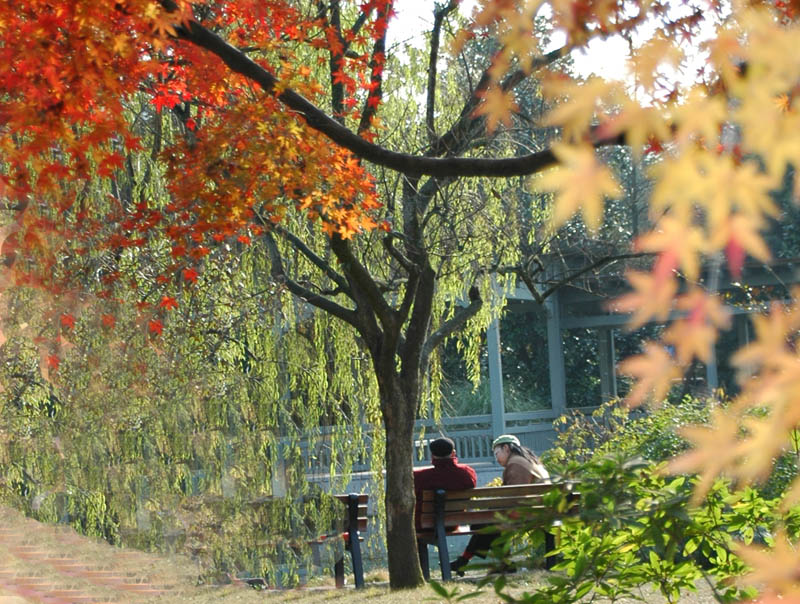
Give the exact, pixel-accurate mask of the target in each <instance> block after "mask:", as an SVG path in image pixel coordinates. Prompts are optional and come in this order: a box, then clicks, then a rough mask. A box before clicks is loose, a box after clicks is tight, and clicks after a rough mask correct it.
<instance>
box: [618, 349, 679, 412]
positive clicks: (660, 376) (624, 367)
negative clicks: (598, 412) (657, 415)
mask: <svg viewBox="0 0 800 604" xmlns="http://www.w3.org/2000/svg"><path fill="white" fill-rule="evenodd" d="M619 371H620V373H622V374H623V375H629V376H631V377H633V378H636V383H635V384H634V386H633V388H631V391H630V392H629V393H628V396H627V397H625V402H626V404H628V405H630V406H631V407H636V406H638V405H641V404H642V403H643V402H644V401H645V400H647V399H648V398H651V399H652V400H654V401H656V402H660V401H662V400H663V399H664V397H665V396H666V394H667V392H669V389H670V388H671V387H672V384H673V382H674V381H675V380H677V379H679V378H680V376H681V372H680V370H679V369H678V367H677V366H676V365H675V363H674V362H673V360H672V357H671V356H670V354H669V352H667V350H666V348H664V347H663V346H661V345H660V344H656V343H655V342H647V344H645V349H644V354H640V355H637V356H634V357H630V358H628V359H625V360H624V361H623V362H622V363H620V365H619Z"/></svg>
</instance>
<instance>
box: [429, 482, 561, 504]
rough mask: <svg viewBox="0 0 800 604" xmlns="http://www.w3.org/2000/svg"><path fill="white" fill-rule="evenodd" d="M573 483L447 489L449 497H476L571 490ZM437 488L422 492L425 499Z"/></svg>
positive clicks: (430, 497) (431, 497) (430, 496)
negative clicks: (458, 489) (459, 489)
mask: <svg viewBox="0 0 800 604" xmlns="http://www.w3.org/2000/svg"><path fill="white" fill-rule="evenodd" d="M572 486H573V485H571V484H568V483H556V484H552V483H547V482H542V483H536V484H523V485H511V486H507V487H479V488H477V489H463V490H461V491H447V499H475V498H479V497H510V496H514V495H537V494H538V495H541V494H544V493H549V492H550V491H552V490H553V489H566V490H571V487H572ZM435 492H436V491H435V489H433V490H427V491H423V492H422V500H423V501H433V498H434V494H435Z"/></svg>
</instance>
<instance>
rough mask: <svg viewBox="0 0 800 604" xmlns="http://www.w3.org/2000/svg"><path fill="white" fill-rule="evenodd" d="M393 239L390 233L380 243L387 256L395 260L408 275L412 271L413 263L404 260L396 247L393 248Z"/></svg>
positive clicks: (406, 259)
mask: <svg viewBox="0 0 800 604" xmlns="http://www.w3.org/2000/svg"><path fill="white" fill-rule="evenodd" d="M395 236H396V235H395ZM393 239H394V237H392V233H389V234H388V235H386V237H384V238H383V242H382V243H383V247H384V248H385V249H386V251H387V252H388V253H389V255H390V256H391V257H392V258H394V259H395V260H397V262H398V264H399V265H400V266H402V267H403V269H405V271H406V272H409V273H410V272H412V271H413V270H414V265H413V263H412V262H411V260H409V259H408V258H406V257H405V256H404V255H403V253H402V252H401V251H400V250H398V249H397V248H396V247H394V243H393V242H392V240H393Z"/></svg>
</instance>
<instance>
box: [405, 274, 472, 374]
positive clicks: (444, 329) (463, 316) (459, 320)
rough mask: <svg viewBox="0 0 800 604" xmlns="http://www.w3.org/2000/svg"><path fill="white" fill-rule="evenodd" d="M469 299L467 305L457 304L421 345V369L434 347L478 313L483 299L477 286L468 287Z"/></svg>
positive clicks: (426, 363) (425, 364)
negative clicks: (452, 312) (451, 314)
mask: <svg viewBox="0 0 800 604" xmlns="http://www.w3.org/2000/svg"><path fill="white" fill-rule="evenodd" d="M469 300H470V302H469V305H467V306H459V307H458V309H457V310H456V311H455V313H454V314H453V316H452V317H450V318H449V319H448V320H447V321H445V322H444V323H442V324H441V325H440V326H439V329H437V330H436V331H434V332H433V333H432V334H431V335H430V336H429V337H428V339H427V340H426V341H425V345H424V346H423V347H422V357H421V359H420V364H421V366H422V368H423V369H424V368H425V367H427V365H428V359H429V358H430V356H431V353H432V352H433V351H434V349H435V348H436V347H437V346H438V345H439V344H441V343H442V342H443V341H444V339H445V338H446V337H448V336H449V335H451V334H453V333H455V332H456V331H457V330H458V329H460V328H461V327H463V325H464V324H465V323H466V322H467V321H468V320H469V319H471V318H472V317H474V316H475V315H476V314H478V311H479V310H480V309H481V307H482V306H483V300H482V299H481V295H480V291H479V290H478V288H477V287H474V286H473V287H472V288H470V290H469Z"/></svg>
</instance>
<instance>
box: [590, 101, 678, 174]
mask: <svg viewBox="0 0 800 604" xmlns="http://www.w3.org/2000/svg"><path fill="white" fill-rule="evenodd" d="M600 132H601V133H602V134H603V135H605V134H606V133H607V134H609V135H616V134H622V133H625V142H626V143H627V144H628V146H629V147H630V149H631V152H632V153H633V155H634V156H635V157H636V158H637V159H638V158H641V156H642V152H643V151H644V147H645V145H646V144H647V143H650V142H651V141H664V140H667V139H668V138H669V136H670V130H669V126H668V125H667V121H666V120H665V119H664V112H663V111H660V110H659V109H657V108H656V107H652V106H651V107H643V106H642V105H641V104H639V103H637V102H635V101H632V100H630V99H626V100H625V101H623V104H622V108H621V110H620V111H619V113H617V114H616V115H614V116H613V117H612V118H610V119H609V120H608V121H607V122H606V123H605V124H603V125H602V126H601V127H600Z"/></svg>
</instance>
